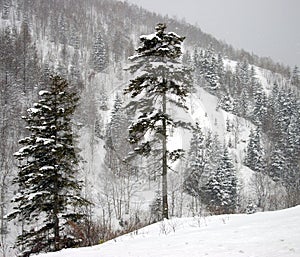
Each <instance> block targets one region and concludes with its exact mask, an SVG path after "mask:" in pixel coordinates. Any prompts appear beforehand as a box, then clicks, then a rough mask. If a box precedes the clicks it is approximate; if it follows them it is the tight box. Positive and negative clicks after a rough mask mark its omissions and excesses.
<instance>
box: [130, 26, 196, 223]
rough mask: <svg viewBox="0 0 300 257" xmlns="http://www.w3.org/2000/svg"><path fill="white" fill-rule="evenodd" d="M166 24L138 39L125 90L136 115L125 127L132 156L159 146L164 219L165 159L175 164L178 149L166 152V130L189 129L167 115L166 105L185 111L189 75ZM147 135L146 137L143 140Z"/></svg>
mask: <svg viewBox="0 0 300 257" xmlns="http://www.w3.org/2000/svg"><path fill="white" fill-rule="evenodd" d="M165 29H166V25H164V24H158V25H157V26H156V27H155V30H156V32H155V33H154V34H151V35H146V36H141V37H140V43H141V44H140V46H139V47H138V48H137V50H136V52H137V54H136V55H134V56H132V57H130V60H131V61H132V62H133V64H132V65H131V67H130V68H129V69H130V71H131V72H132V73H134V72H137V71H139V73H138V75H137V76H136V77H135V78H134V79H132V80H131V81H130V83H129V85H128V86H127V88H126V89H125V93H126V94H130V95H131V97H132V98H135V100H133V99H132V101H131V102H130V103H129V104H128V106H127V107H128V108H129V110H130V111H132V112H133V113H136V114H137V115H138V116H137V120H136V121H135V122H133V123H132V125H131V126H130V128H129V142H130V143H132V144H134V145H135V149H134V151H135V153H136V154H140V155H143V156H149V155H151V154H154V150H155V148H156V147H157V145H158V144H159V145H161V155H162V156H157V157H158V158H162V195H163V197H162V202H163V218H168V204H167V169H168V164H167V158H169V159H170V160H171V161H176V160H177V159H178V158H180V157H181V156H182V150H181V149H177V150H175V151H173V152H169V151H168V150H167V144H166V142H167V138H168V134H167V131H168V128H170V127H173V128H176V127H181V128H182V127H183V128H187V127H189V124H187V123H184V122H181V121H176V120H174V119H173V118H172V117H171V116H170V115H169V114H168V113H167V104H168V105H173V106H175V108H182V109H184V110H186V109H187V106H186V104H185V99H186V97H187V96H188V94H189V92H190V90H191V86H192V79H191V72H190V70H189V69H188V68H186V67H184V66H183V65H182V64H181V60H180V57H181V55H182V52H181V44H182V42H183V40H184V37H180V36H178V35H177V34H175V33H173V32H168V33H166V32H165ZM146 135H147V137H145V136H146Z"/></svg>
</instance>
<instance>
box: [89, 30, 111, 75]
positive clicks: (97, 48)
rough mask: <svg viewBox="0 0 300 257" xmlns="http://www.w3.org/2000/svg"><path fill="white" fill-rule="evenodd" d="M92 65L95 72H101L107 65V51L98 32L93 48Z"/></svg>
mask: <svg viewBox="0 0 300 257" xmlns="http://www.w3.org/2000/svg"><path fill="white" fill-rule="evenodd" d="M92 63H93V67H94V69H95V71H97V72H101V71H103V70H104V69H105V67H106V65H107V51H106V46H105V43H104V40H103V36H102V35H101V33H100V32H99V33H98V34H97V37H96V40H95V42H94V46H93V52H92Z"/></svg>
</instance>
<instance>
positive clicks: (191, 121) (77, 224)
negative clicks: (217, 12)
mask: <svg viewBox="0 0 300 257" xmlns="http://www.w3.org/2000/svg"><path fill="white" fill-rule="evenodd" d="M74 2H75V1H72V0H39V1H34V0H0V11H1V13H0V142H1V143H0V256H3V257H12V256H22V257H28V256H33V255H34V254H37V253H42V252H53V251H59V250H61V249H63V248H72V247H82V246H92V245H96V244H100V243H103V242H105V241H108V240H110V239H113V238H115V237H117V236H120V235H123V234H126V233H128V232H132V231H135V230H136V229H138V228H141V227H144V226H146V225H149V224H152V223H155V222H158V221H161V220H163V219H169V218H172V217H179V218H180V217H193V216H198V215H200V216H201V215H220V214H234V213H253V212H257V211H261V212H264V211H270V210H280V209H285V208H290V207H294V206H297V205H299V204H300V98H299V93H300V70H299V67H297V66H295V67H289V66H285V65H283V64H279V63H275V62H274V61H272V59H270V58H266V57H259V56H257V55H255V54H253V53H251V54H250V53H248V52H246V51H244V50H238V49H234V48H233V47H232V46H230V45H228V44H226V43H224V42H221V41H219V40H217V39H215V38H214V37H213V36H211V35H209V34H206V33H204V32H203V31H202V30H201V29H200V28H199V27H196V26H192V25H190V24H188V23H187V22H185V21H181V20H178V19H175V18H169V17H168V16H165V17H163V16H160V15H158V14H155V13H152V12H148V11H146V10H144V9H142V8H140V7H137V6H136V5H132V4H129V3H128V2H126V1H125V2H124V1H123V2H121V1H116V0H76V4H74Z"/></svg>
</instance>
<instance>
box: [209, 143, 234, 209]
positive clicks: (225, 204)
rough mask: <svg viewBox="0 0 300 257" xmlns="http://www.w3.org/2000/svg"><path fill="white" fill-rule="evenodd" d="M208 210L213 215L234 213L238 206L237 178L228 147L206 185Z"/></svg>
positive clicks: (225, 148)
mask: <svg viewBox="0 0 300 257" xmlns="http://www.w3.org/2000/svg"><path fill="white" fill-rule="evenodd" d="M206 194H207V199H206V200H207V201H208V208H209V210H210V211H211V212H212V213H215V214H225V213H234V212H235V210H236V205H237V177H236V171H235V169H234V166H233V163H232V160H231V158H230V156H229V153H228V150H227V147H226V146H224V152H223V155H222V157H221V159H220V162H219V165H218V167H217V169H216V170H215V171H213V172H212V173H211V176H210V177H209V179H208V182H207V185H206Z"/></svg>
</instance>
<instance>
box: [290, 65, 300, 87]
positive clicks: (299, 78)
mask: <svg viewBox="0 0 300 257" xmlns="http://www.w3.org/2000/svg"><path fill="white" fill-rule="evenodd" d="M291 84H292V85H294V86H296V87H297V88H300V72H299V67H298V66H297V65H296V66H295V67H294V69H293V72H292V77H291Z"/></svg>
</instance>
